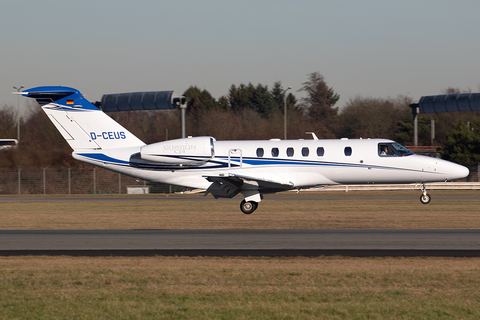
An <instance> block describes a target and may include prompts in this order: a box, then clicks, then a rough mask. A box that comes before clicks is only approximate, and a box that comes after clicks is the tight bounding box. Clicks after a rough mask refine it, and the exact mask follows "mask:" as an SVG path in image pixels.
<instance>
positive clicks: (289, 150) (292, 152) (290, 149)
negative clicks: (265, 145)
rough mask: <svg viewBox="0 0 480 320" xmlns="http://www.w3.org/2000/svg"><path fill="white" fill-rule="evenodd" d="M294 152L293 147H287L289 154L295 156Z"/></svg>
mask: <svg viewBox="0 0 480 320" xmlns="http://www.w3.org/2000/svg"><path fill="white" fill-rule="evenodd" d="M293 154H294V151H293V148H287V156H288V157H293Z"/></svg>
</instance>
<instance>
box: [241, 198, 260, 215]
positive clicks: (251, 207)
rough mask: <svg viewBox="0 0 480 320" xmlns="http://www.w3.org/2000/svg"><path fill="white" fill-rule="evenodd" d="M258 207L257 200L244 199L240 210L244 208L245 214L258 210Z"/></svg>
mask: <svg viewBox="0 0 480 320" xmlns="http://www.w3.org/2000/svg"><path fill="white" fill-rule="evenodd" d="M257 207H258V202H255V201H245V200H242V202H241V203H240V210H242V212H243V213H245V214H250V213H252V212H253V211H255V210H257Z"/></svg>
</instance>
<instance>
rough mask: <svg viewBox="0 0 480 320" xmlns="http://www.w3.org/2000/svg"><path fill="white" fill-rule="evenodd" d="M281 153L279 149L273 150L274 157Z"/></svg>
mask: <svg viewBox="0 0 480 320" xmlns="http://www.w3.org/2000/svg"><path fill="white" fill-rule="evenodd" d="M279 153H280V152H279V151H278V148H272V157H278V154H279Z"/></svg>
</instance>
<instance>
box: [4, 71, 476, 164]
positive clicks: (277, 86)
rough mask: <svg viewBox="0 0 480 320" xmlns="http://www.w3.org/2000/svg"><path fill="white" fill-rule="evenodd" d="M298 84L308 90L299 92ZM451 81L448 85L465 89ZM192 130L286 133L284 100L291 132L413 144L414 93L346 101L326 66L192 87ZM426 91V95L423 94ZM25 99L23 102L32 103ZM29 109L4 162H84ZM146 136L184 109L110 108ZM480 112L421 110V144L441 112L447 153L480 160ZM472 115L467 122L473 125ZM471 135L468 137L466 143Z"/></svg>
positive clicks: (228, 135) (156, 136)
mask: <svg viewBox="0 0 480 320" xmlns="http://www.w3.org/2000/svg"><path fill="white" fill-rule="evenodd" d="M295 92H299V93H301V95H302V98H301V99H297V97H296V96H295V94H294V93H295ZM458 92H460V90H459V89H455V88H448V89H446V90H444V91H443V93H458ZM183 95H184V96H186V97H188V98H189V101H188V105H187V128H186V130H187V135H189V136H201V135H207V136H213V137H215V138H216V139H217V140H255V139H258V140H260V139H271V138H282V139H283V138H284V108H285V106H286V108H287V127H288V135H287V138H288V139H309V138H310V136H308V135H306V134H305V133H306V132H315V133H316V134H317V136H318V137H319V138H321V139H329V138H342V137H346V138H387V139H392V140H395V141H398V142H399V143H401V144H404V145H412V141H413V117H412V112H411V108H410V107H409V105H410V104H411V103H412V102H414V101H413V99H412V98H410V97H406V96H398V97H395V98H373V97H362V96H357V97H353V98H351V99H350V100H348V101H347V102H346V103H345V105H344V106H343V108H341V109H339V107H338V106H337V103H338V101H339V98H340V95H339V94H338V93H337V92H335V91H334V89H333V88H332V87H329V86H328V84H327V82H326V81H325V79H324V77H323V76H322V75H321V74H320V73H319V72H313V73H311V74H309V75H308V78H307V81H305V82H304V83H303V84H302V87H301V88H298V89H297V91H292V90H287V88H284V87H283V85H282V83H281V82H280V81H277V82H275V83H274V84H273V86H272V87H271V88H269V87H268V86H267V85H262V84H257V85H254V84H252V83H248V84H240V85H231V87H230V89H229V91H228V93H227V94H226V95H224V96H221V97H220V98H218V99H215V98H214V97H213V96H212V95H211V94H210V93H209V92H208V91H207V90H206V89H200V88H198V87H197V86H191V87H190V88H188V89H187V90H186V91H185V92H184V94H183ZM418 98H419V97H418ZM25 101H26V100H24V102H23V103H25ZM27 103H28V104H29V113H28V114H27V115H26V116H24V117H23V118H22V121H21V125H20V127H21V138H20V144H19V147H18V148H17V149H15V150H8V151H2V152H0V154H1V156H0V168H18V167H20V168H30V167H48V166H57V165H63V166H70V167H78V166H83V165H84V164H82V163H80V162H79V161H75V160H73V158H72V157H71V149H70V147H69V146H68V144H67V143H66V142H65V140H64V139H63V138H62V136H61V135H60V133H58V131H57V130H56V129H55V127H54V126H53V124H52V123H51V122H50V120H49V119H48V118H47V116H46V115H45V114H44V113H43V111H42V110H41V109H40V108H39V107H38V105H37V104H36V102H35V101H33V100H28V102H27ZM109 115H110V116H111V117H112V118H114V119H115V120H117V121H118V122H119V123H121V124H122V125H123V126H125V127H126V128H127V129H128V130H129V131H131V132H132V133H133V134H135V135H136V136H138V137H139V138H140V139H141V140H143V141H144V142H145V143H147V144H149V143H154V142H158V141H163V140H169V139H176V138H180V137H181V129H180V111H179V110H171V111H132V112H115V113H110V114H109ZM477 116H478V115H476V114H473V113H444V114H429V115H420V117H419V144H420V145H430V144H431V141H430V139H431V138H430V120H431V119H433V120H435V132H436V137H435V141H434V145H436V146H442V147H444V148H443V149H442V150H441V154H442V156H443V157H445V158H447V159H451V160H454V161H457V162H462V163H470V162H475V161H480V150H478V148H480V120H479V119H480V118H478V117H477ZM16 123H17V113H16V108H15V107H13V106H4V107H3V108H2V109H0V138H16V136H17V131H16V130H17V125H16ZM467 123H468V125H467ZM465 141H467V142H468V143H466V144H465V143H464V142H465Z"/></svg>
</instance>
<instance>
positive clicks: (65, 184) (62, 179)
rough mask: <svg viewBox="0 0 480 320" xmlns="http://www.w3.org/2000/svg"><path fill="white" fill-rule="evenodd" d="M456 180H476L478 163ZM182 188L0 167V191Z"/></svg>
mask: <svg viewBox="0 0 480 320" xmlns="http://www.w3.org/2000/svg"><path fill="white" fill-rule="evenodd" d="M468 167H469V169H470V175H469V176H468V177H467V178H465V179H461V180H458V181H459V182H479V181H480V172H479V171H480V170H479V168H480V164H479V165H473V166H468ZM182 189H183V188H182V187H179V186H174V185H167V184H160V183H151V182H147V181H144V180H138V179H135V178H132V177H128V176H125V175H122V174H119V173H115V172H112V171H109V170H106V169H102V168H97V167H91V168H86V169H72V168H64V167H63V168H43V169H16V170H6V169H0V194H126V193H172V192H179V191H182Z"/></svg>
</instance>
